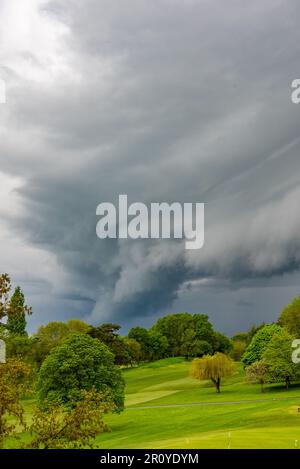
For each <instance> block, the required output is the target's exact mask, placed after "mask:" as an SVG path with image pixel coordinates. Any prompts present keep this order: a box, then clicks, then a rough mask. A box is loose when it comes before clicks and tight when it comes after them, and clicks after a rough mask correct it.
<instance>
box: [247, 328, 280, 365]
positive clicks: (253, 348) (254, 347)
mask: <svg viewBox="0 0 300 469" xmlns="http://www.w3.org/2000/svg"><path fill="white" fill-rule="evenodd" d="M280 330H281V327H280V326H279V325H278V324H266V325H265V326H263V327H262V328H261V329H259V331H258V332H256V334H255V335H254V336H253V338H252V340H251V342H250V344H249V345H248V347H247V349H246V351H245V353H244V355H243V356H242V362H243V364H244V366H245V367H246V366H249V365H252V363H254V362H256V361H259V360H260V359H261V358H262V355H263V353H264V351H265V349H266V347H267V346H268V344H269V342H270V340H271V339H272V337H273V335H274V334H276V333H277V332H279V331H280Z"/></svg>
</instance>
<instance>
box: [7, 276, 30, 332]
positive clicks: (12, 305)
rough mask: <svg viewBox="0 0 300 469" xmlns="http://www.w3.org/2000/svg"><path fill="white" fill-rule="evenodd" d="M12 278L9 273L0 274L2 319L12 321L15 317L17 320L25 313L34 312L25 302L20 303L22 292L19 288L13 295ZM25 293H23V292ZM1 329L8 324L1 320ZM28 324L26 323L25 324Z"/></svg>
mask: <svg viewBox="0 0 300 469" xmlns="http://www.w3.org/2000/svg"><path fill="white" fill-rule="evenodd" d="M11 288H12V286H11V279H10V276H9V275H8V274H2V275H0V321H2V320H3V319H6V320H7V321H10V322H12V320H13V319H15V320H17V319H19V318H20V317H22V316H23V314H32V309H31V307H29V306H27V305H26V304H25V302H23V303H22V304H21V303H20V292H21V289H20V288H19V287H18V288H19V290H18V288H17V289H16V291H18V293H16V291H15V293H14V294H13V295H12V296H11ZM22 295H23V294H22ZM0 325H1V329H3V327H5V328H6V329H7V325H6V324H3V323H1V322H0ZM25 326H26V324H25Z"/></svg>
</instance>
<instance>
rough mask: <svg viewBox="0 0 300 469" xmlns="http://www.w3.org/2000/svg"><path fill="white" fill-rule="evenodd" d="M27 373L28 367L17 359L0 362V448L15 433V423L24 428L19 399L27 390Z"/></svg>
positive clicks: (22, 412) (28, 371)
mask: <svg viewBox="0 0 300 469" xmlns="http://www.w3.org/2000/svg"><path fill="white" fill-rule="evenodd" d="M29 375H30V368H29V367H28V366H27V365H26V364H25V363H23V362H22V361H21V360H19V359H11V360H8V361H7V363H2V364H0V448H2V447H3V442H4V440H5V438H7V437H8V436H13V435H14V434H15V432H16V425H17V424H18V425H21V426H22V427H23V428H25V424H24V419H23V414H24V411H23V407H22V405H21V402H20V400H21V398H22V397H23V395H24V394H25V392H26V391H27V390H28V378H29ZM11 417H13V418H14V423H13V422H12V419H11Z"/></svg>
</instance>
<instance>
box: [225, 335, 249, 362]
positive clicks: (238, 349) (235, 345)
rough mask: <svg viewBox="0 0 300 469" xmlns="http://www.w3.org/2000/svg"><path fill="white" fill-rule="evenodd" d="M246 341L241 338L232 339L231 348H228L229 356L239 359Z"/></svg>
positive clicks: (244, 348) (243, 351)
mask: <svg viewBox="0 0 300 469" xmlns="http://www.w3.org/2000/svg"><path fill="white" fill-rule="evenodd" d="M246 346H247V345H246V342H244V341H242V340H232V349H231V350H230V354H229V355H230V357H231V358H232V359H233V360H235V361H240V359H241V358H242V356H243V354H244V353H245V350H246Z"/></svg>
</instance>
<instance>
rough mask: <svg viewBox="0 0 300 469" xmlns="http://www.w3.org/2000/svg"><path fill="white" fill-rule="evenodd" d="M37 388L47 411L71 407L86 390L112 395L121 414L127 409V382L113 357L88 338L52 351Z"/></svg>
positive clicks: (73, 340)
mask: <svg viewBox="0 0 300 469" xmlns="http://www.w3.org/2000/svg"><path fill="white" fill-rule="evenodd" d="M37 388H38V397H39V402H40V404H41V405H42V406H43V405H44V406H45V407H47V405H48V404H49V403H58V404H68V405H71V404H72V403H73V402H74V401H76V400H77V399H78V400H79V399H80V395H81V391H82V390H83V389H84V390H87V391H88V390H90V389H92V388H95V389H96V390H97V391H99V392H104V393H109V395H110V396H111V398H112V400H113V402H114V404H115V405H116V409H117V410H118V411H121V410H122V409H123V406H124V380H123V377H122V374H121V371H120V370H119V368H118V367H117V366H116V365H115V364H114V356H113V354H112V353H111V352H110V350H109V349H108V347H107V346H106V345H104V344H102V343H101V342H100V341H99V340H97V339H93V338H92V337H90V336H88V335H86V334H71V335H70V336H68V337H66V338H65V339H64V341H63V342H62V343H61V344H60V345H58V346H57V347H55V348H54V349H52V350H51V352H50V353H49V355H48V356H47V358H46V359H45V361H44V362H43V364H42V366H41V369H40V372H39V377H38V383H37Z"/></svg>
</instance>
